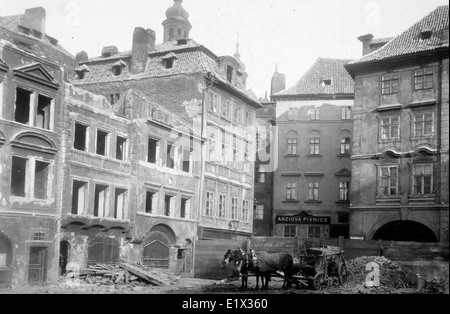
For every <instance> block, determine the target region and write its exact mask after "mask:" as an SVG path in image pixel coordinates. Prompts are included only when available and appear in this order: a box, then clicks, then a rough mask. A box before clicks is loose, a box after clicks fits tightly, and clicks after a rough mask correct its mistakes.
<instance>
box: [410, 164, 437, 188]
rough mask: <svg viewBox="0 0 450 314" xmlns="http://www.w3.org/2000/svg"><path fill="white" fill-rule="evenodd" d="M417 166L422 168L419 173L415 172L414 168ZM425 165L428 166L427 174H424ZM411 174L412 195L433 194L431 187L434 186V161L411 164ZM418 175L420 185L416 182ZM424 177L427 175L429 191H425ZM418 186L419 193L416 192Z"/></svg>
mask: <svg viewBox="0 0 450 314" xmlns="http://www.w3.org/2000/svg"><path fill="white" fill-rule="evenodd" d="M418 167H421V168H422V173H420V174H417V173H416V169H417V168H418ZM425 167H430V174H429V175H427V174H425V169H424V168H425ZM411 175H412V194H413V195H416V196H418V195H423V196H426V195H433V194H434V193H433V188H434V186H433V180H434V163H420V164H412V172H411ZM418 177H420V181H421V182H420V185H418V184H417V179H418ZM426 177H429V181H430V182H429V190H430V193H425V187H426V184H425V178H426ZM418 186H420V188H421V191H420V192H421V193H418V191H417V187H418Z"/></svg>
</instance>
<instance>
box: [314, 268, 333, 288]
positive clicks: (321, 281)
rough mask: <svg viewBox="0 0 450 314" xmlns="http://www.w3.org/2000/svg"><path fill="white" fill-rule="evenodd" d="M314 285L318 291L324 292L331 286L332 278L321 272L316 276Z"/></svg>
mask: <svg viewBox="0 0 450 314" xmlns="http://www.w3.org/2000/svg"><path fill="white" fill-rule="evenodd" d="M313 285H314V288H316V290H323V289H326V288H328V287H329V286H330V278H329V277H328V275H327V274H325V273H324V272H319V273H317V274H316V275H315V276H314V280H313Z"/></svg>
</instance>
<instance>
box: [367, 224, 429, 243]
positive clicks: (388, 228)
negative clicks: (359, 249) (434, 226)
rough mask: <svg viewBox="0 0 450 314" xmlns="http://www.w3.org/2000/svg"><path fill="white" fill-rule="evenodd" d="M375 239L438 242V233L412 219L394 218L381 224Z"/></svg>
mask: <svg viewBox="0 0 450 314" xmlns="http://www.w3.org/2000/svg"><path fill="white" fill-rule="evenodd" d="M372 239H373V240H379V239H381V240H387V241H407V242H438V238H437V236H436V234H435V233H434V232H433V230H431V229H430V228H429V227H427V226H426V225H424V224H422V223H419V222H416V221H412V220H394V221H390V222H387V223H385V224H383V225H382V226H380V227H379V228H378V229H377V230H376V231H375V232H374V233H373V237H372Z"/></svg>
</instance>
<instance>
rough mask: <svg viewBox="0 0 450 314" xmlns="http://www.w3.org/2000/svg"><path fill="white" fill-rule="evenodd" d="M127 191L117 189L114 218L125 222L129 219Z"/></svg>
mask: <svg viewBox="0 0 450 314" xmlns="http://www.w3.org/2000/svg"><path fill="white" fill-rule="evenodd" d="M126 196H127V190H125V189H116V194H115V198H114V201H115V202H114V218H116V219H119V220H124V219H126V217H127V197H126Z"/></svg>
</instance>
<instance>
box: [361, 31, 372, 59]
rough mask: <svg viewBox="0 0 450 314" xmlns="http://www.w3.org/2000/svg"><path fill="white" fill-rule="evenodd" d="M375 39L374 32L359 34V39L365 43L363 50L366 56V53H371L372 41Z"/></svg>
mask: <svg viewBox="0 0 450 314" xmlns="http://www.w3.org/2000/svg"><path fill="white" fill-rule="evenodd" d="M372 39H373V35H372V34H367V35H363V36H359V37H358V40H359V41H360V42H362V44H363V51H362V55H363V56H365V55H366V54H368V53H370V42H371V41H372Z"/></svg>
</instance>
